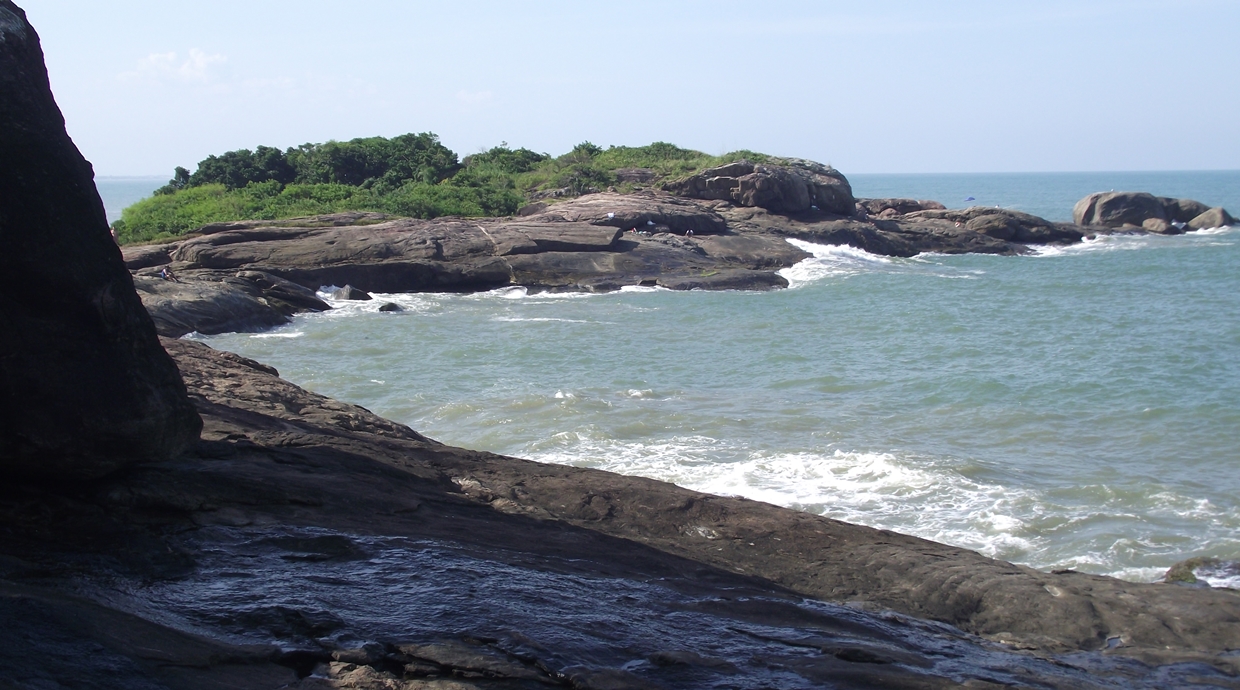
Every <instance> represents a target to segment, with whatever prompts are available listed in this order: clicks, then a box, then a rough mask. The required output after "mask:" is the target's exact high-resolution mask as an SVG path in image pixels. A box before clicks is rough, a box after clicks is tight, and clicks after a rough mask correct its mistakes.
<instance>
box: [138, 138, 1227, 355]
mask: <svg viewBox="0 0 1240 690" xmlns="http://www.w3.org/2000/svg"><path fill="white" fill-rule="evenodd" d="M794 163H795V164H796V165H799V166H803V168H798V167H788V166H773V165H759V166H754V165H752V164H746V163H744V162H742V163H735V164H730V165H727V166H722V167H721V168H717V169H711V170H707V171H705V172H703V173H701V174H700V175H698V176H695V177H694V178H689V179H688V180H686V181H683V182H681V183H677V184H674V185H669V186H668V190H643V191H640V192H637V193H631V194H618V193H614V192H599V193H593V194H586V195H583V196H579V197H575V198H570V199H566V200H563V201H560V202H558V203H555V204H547V203H544V202H539V203H536V204H533V205H531V206H529V207H527V208H525V209H523V210H522V211H523V214H522V215H519V216H516V217H510V218H437V219H434V220H418V219H411V218H394V217H388V216H384V215H382V214H376V213H360V212H359V213H341V214H333V215H328V216H316V217H310V218H295V219H289V220H278V221H237V222H232V223H216V224H212V225H208V226H204V227H202V228H200V229H199V230H198V232H196V233H193V236H192V237H189V238H187V239H182V240H179V241H176V242H170V243H167V244H162V245H142V246H127V247H124V248H123V249H122V252H123V255H124V259H125V264H126V266H127V267H128V268H130V269H131V270H132V271H133V272H134V282H135V285H136V287H137V289H138V292H139V294H140V295H141V296H142V300H143V302H144V304H145V305H146V307H147V309H148V310H149V311H150V313H151V315H152V316H153V317H154V319H155V323H156V327H157V329H158V331H159V333H160V334H161V335H164V336H168V337H179V336H182V335H185V334H187V333H191V332H198V333H202V334H207V335H210V334H215V333H222V332H227V331H245V330H261V329H264V328H269V327H272V326H275V325H279V324H282V323H285V322H286V321H287V319H288V317H289V316H291V315H292V314H295V313H298V312H301V311H321V310H325V309H328V308H330V307H329V306H328V305H327V304H326V303H324V302H322V301H321V300H319V299H318V298H317V297H316V295H315V291H316V290H317V289H318V288H320V287H322V286H331V285H334V286H338V287H343V286H346V285H347V286H350V287H351V288H356V289H358V290H361V291H362V292H363V293H367V292H380V293H401V292H427V291H431V292H434V291H439V292H477V291H484V290H492V289H497V288H503V287H510V286H522V287H525V288H528V289H530V290H534V291H544V290H550V291H587V292H606V291H612V290H618V289H620V288H623V287H625V286H635V285H639V286H654V287H663V288H667V289H672V290H770V289H779V288H783V287H787V285H788V282H787V280H786V279H785V278H784V277H783V276H781V275H780V274H779V271H780V270H781V269H785V268H789V267H791V266H793V265H795V264H796V263H797V262H799V261H803V260H805V259H807V258H810V254H809V253H808V252H806V251H804V250H802V249H799V248H797V247H796V246H794V245H793V244H791V243H789V242H788V240H789V239H793V240H803V241H806V242H811V243H815V244H822V245H848V246H851V247H855V248H858V249H863V250H865V251H868V252H871V253H874V254H880V255H884V256H896V257H909V256H914V255H917V254H920V253H923V252H934V253H942V254H960V253H986V254H1005V255H1015V254H1021V253H1026V252H1028V251H1030V247H1032V246H1037V245H1048V244H1072V243H1076V242H1080V241H1082V240H1083V239H1084V238H1087V237H1093V236H1096V235H1099V234H1106V233H1115V232H1124V233H1131V232H1143V233H1150V232H1153V233H1161V234H1174V233H1177V232H1185V231H1187V230H1189V229H1197V228H1200V227H1215V226H1217V225H1226V224H1229V223H1231V222H1233V221H1232V219H1231V216H1230V215H1229V214H1228V213H1227V211H1225V210H1224V209H1221V208H1215V209H1210V208H1208V207H1206V206H1205V205H1204V204H1201V203H1200V202H1197V201H1193V200H1188V199H1159V198H1156V197H1153V196H1151V195H1149V194H1144V193H1124V194H1116V193H1109V194H1105V195H1100V194H1095V195H1092V196H1091V197H1089V198H1088V199H1086V200H1083V201H1082V202H1081V204H1078V205H1077V206H1078V209H1077V210H1078V213H1077V216H1078V218H1077V222H1076V223H1053V222H1050V221H1047V220H1045V219H1042V218H1038V217H1036V216H1032V215H1029V214H1027V213H1021V212H1018V211H1011V210H1006V209H999V208H986V207H973V208H967V209H961V210H948V209H946V208H944V207H943V205H942V204H940V203H938V202H934V201H919V200H914V199H855V198H853V196H852V192H851V189H850V188H849V185H848V182H847V179H846V178H845V177H844V176H843V175H842V174H840V173H839V172H837V171H835V170H834V169H830V168H826V167H825V166H819V165H818V164H815V163H810V162H808V161H794ZM746 170H749V171H751V172H749V173H748V174H741V173H744V172H745V171H746ZM807 171H808V172H807ZM828 173H829V174H828ZM738 174H739V175H740V176H739V177H736V176H735V175H738ZM802 174H804V175H806V176H808V179H809V181H808V182H807V181H805V180H804V179H803V178H802V177H800V175H802ZM824 179H825V180H829V181H830V185H828V184H827V183H821V182H817V183H816V182H814V181H813V180H824ZM755 180H756V181H755ZM755 189H760V190H764V193H765V195H763V194H760V193H758V192H757V191H755ZM669 190H670V191H669ZM678 194H679V195H678ZM686 194H687V195H694V196H682V195H686ZM828 198H830V199H831V201H830V206H828V205H827V202H826V201H819V200H821V199H828ZM790 199H791V201H790ZM1090 199H1093V200H1094V203H1093V205H1090V204H1089V203H1088V202H1089V201H1090ZM814 201H819V203H822V204H823V205H822V206H819V205H818V204H817V203H812V202H814ZM1086 211H1088V213H1086ZM1188 216H1191V217H1189V219H1188V221H1187V222H1181V221H1180V220H1179V218H1181V217H1188ZM1133 221H1135V223H1134V222H1133ZM167 271H171V274H172V275H173V276H176V278H177V281H176V282H173V281H170V280H166V279H163V278H161V276H163V275H167V274H166V272H167Z"/></svg>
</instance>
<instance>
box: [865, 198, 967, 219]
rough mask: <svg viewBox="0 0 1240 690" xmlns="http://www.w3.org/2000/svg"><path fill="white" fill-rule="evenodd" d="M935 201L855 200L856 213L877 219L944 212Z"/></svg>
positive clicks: (942, 207)
mask: <svg viewBox="0 0 1240 690" xmlns="http://www.w3.org/2000/svg"><path fill="white" fill-rule="evenodd" d="M944 210H947V207H946V206H944V205H943V204H940V203H939V202H937V201H929V200H918V199H857V211H858V212H859V213H865V214H866V215H871V216H878V217H879V218H894V217H895V216H902V215H905V214H907V213H913V212H914V211H944Z"/></svg>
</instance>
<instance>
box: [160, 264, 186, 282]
mask: <svg viewBox="0 0 1240 690" xmlns="http://www.w3.org/2000/svg"><path fill="white" fill-rule="evenodd" d="M159 277H160V278H163V279H164V280H171V281H172V282H174V283H179V282H181V281H180V280H179V279H178V278H177V277H176V274H175V273H173V272H172V269H170V268H168V267H167V266H164V267H163V268H162V269H161V270H160V271H159Z"/></svg>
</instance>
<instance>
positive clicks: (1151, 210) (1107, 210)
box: [1072, 192, 1167, 228]
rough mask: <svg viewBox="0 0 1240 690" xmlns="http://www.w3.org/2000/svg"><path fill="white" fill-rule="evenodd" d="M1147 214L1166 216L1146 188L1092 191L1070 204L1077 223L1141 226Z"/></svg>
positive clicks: (1159, 204) (1105, 225) (1157, 200)
mask: <svg viewBox="0 0 1240 690" xmlns="http://www.w3.org/2000/svg"><path fill="white" fill-rule="evenodd" d="M1150 218H1157V219H1159V220H1167V210H1166V208H1165V207H1164V206H1163V203H1162V201H1160V200H1159V199H1158V197H1156V196H1154V195H1153V194H1148V193H1146V192H1095V193H1094V194H1090V195H1089V196H1087V197H1085V198H1084V199H1081V200H1080V201H1078V202H1076V205H1075V206H1073V207H1072V220H1073V222H1075V223H1077V224H1078V225H1101V226H1104V227H1108V228H1118V227H1122V226H1124V225H1131V226H1134V227H1141V224H1142V223H1144V222H1145V221H1146V220H1148V219H1150Z"/></svg>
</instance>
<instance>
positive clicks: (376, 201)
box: [113, 132, 770, 244]
mask: <svg viewBox="0 0 1240 690" xmlns="http://www.w3.org/2000/svg"><path fill="white" fill-rule="evenodd" d="M741 158H748V159H749V160H752V161H754V162H763V161H766V160H769V158H770V157H769V156H766V155H763V154H760V153H754V152H752V151H736V152H733V153H730V154H726V155H723V156H710V155H707V154H705V153H702V152H700V151H691V150H688V149H682V148H678V147H676V146H673V145H672V144H667V143H663V142H655V143H653V144H650V145H649V146H638V147H630V146H612V147H609V148H607V149H603V148H602V147H600V146H596V145H594V144H591V143H590V142H588V141H587V142H583V143H581V144H578V145H577V146H575V147H574V148H573V150H572V151H569V152H568V153H566V154H564V155H562V156H559V157H558V158H552V157H551V156H549V155H547V154H545V153H535V152H534V151H530V150H529V149H525V148H520V149H512V148H509V147H508V144H507V142H504V143H502V144H500V145H499V146H496V147H494V148H492V149H490V150H489V151H483V152H481V153H476V154H473V155H470V156H466V157H465V158H464V159H463V160H458V159H457V155H456V154H455V153H454V152H452V151H451V150H450V149H448V148H447V147H445V146H444V145H443V144H441V143H439V137H437V136H436V135H434V134H431V133H429V132H427V133H422V134H403V135H401V136H398V137H393V138H391V139H386V138H384V137H370V138H365V139H353V140H352V141H347V142H337V141H329V142H327V143H324V144H303V145H301V146H298V147H296V148H289V149H287V150H285V151H281V150H280V149H277V148H272V147H269V146H259V147H258V148H256V149H255V150H253V151H250V150H249V149H240V150H237V151H229V152H227V153H224V154H222V155H219V156H208V157H207V158H206V159H205V160H203V161H201V162H199V163H198V168H197V170H196V171H194V172H193V173H192V174H191V173H190V171H189V170H187V169H186V168H182V167H179V166H178V167H177V168H176V170H175V171H174V173H173V177H172V179H171V180H169V181H168V184H167V185H165V186H163V187H161V188H160V189H158V190H156V192H155V196H152V197H151V198H149V199H144V200H142V201H139V202H138V203H136V204H134V205H132V206H130V207H128V208H126V209H125V210H124V212H123V214H122V217H121V219H120V220H118V221H116V222H115V223H114V224H113V226H114V227H115V228H116V231H117V236H118V237H119V238H120V240H121V242H122V243H123V244H134V243H142V242H159V241H162V240H170V239H173V238H176V237H180V236H182V235H185V234H186V233H189V232H193V231H194V230H196V229H197V228H199V227H201V226H203V225H205V224H207V223H217V222H224V221H232V220H254V219H261V220H275V219H281V218H296V217H299V216H311V215H318V214H325V213H335V212H338V211H378V212H381V213H389V214H392V215H398V216H410V217H414V218H436V217H439V216H504V215H511V214H513V213H515V212H516V210H517V209H518V208H519V207H521V206H522V205H523V204H525V203H527V202H528V201H529V200H530V199H532V198H539V196H540V195H539V193H540V192H546V191H548V190H566V194H567V195H570V196H572V195H578V194H583V193H587V192H591V191H597V190H602V189H606V188H609V187H615V188H616V189H617V190H618V191H625V192H627V191H632V190H633V189H634V188H635V187H640V186H656V185H658V184H661V183H662V182H664V181H668V180H672V179H677V178H681V177H686V176H688V175H692V174H694V173H696V172H698V171H700V170H703V169H705V168H709V167H713V166H716V165H722V164H724V163H728V162H731V161H735V160H740V159H741ZM632 168H642V169H645V171H643V173H642V174H637V175H634V174H631V173H628V174H626V172H625V171H626V170H628V169H632ZM646 171H648V172H646ZM638 178H641V179H642V180H644V181H634V180H635V179H638ZM551 194H553V195H554V192H552V193H551ZM560 195H565V193H560Z"/></svg>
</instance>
